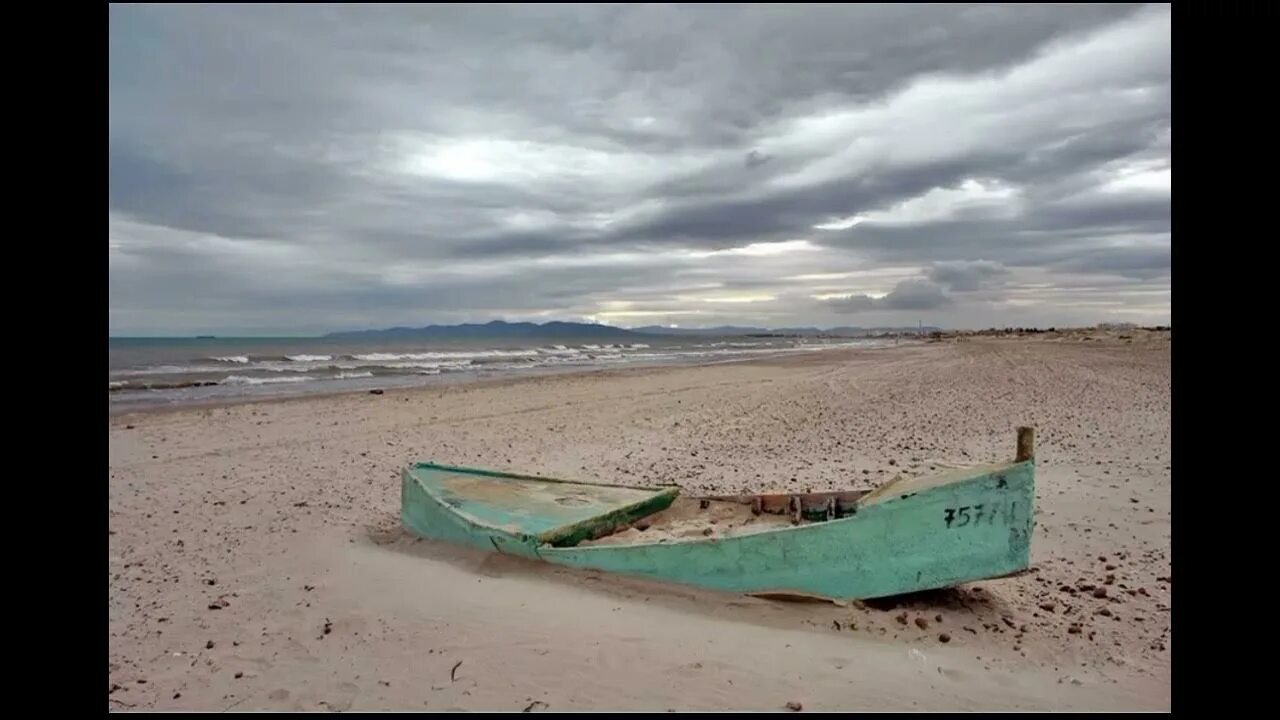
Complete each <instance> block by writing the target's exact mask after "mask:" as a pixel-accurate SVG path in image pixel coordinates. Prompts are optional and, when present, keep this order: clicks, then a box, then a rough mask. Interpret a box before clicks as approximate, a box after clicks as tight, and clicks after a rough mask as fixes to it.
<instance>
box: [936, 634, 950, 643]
mask: <svg viewBox="0 0 1280 720" xmlns="http://www.w3.org/2000/svg"><path fill="white" fill-rule="evenodd" d="M938 642H940V643H949V642H951V633H939V634H938Z"/></svg>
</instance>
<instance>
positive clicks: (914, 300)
mask: <svg viewBox="0 0 1280 720" xmlns="http://www.w3.org/2000/svg"><path fill="white" fill-rule="evenodd" d="M950 302H951V298H950V297H948V296H947V294H946V293H945V292H943V290H942V288H941V287H939V286H937V285H936V284H934V283H932V282H930V281H928V280H925V279H922V278H915V279H910V280H903V281H902V282H900V283H898V284H897V286H895V287H894V288H893V292H890V293H889V294H888V295H885V296H884V297H882V298H875V297H871V296H870V295H865V294H861V295H849V296H847V297H837V298H832V299H830V300H827V301H826V303H827V305H828V306H829V307H830V308H831V309H832V310H834V311H836V312H839V313H856V312H865V311H868V310H935V309H937V308H940V307H942V306H944V305H947V304H948V303H950Z"/></svg>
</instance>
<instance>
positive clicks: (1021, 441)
mask: <svg viewBox="0 0 1280 720" xmlns="http://www.w3.org/2000/svg"><path fill="white" fill-rule="evenodd" d="M1035 456H1036V429H1035V428H1033V427H1020V428H1018V454H1017V456H1016V457H1014V462H1026V461H1028V460H1030V459H1032V458H1034V457H1035Z"/></svg>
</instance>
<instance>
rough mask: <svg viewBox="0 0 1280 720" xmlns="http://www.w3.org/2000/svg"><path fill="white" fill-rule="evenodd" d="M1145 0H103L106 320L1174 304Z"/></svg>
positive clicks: (786, 319)
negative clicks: (541, 2) (404, 1)
mask: <svg viewBox="0 0 1280 720" xmlns="http://www.w3.org/2000/svg"><path fill="white" fill-rule="evenodd" d="M1169 98H1170V17H1169V8H1168V6H1167V5H1155V6H1133V5H1095V6H1030V5H1017V6H1007V7H1002V6H993V5H981V6H959V5H938V6H900V5H886V6H873V5H845V6H828V7H805V6H802V5H799V4H793V5H780V6H767V5H752V6H743V7H733V6H727V5H717V6H678V7H677V6H671V7H668V6H603V5H602V6H581V7H575V6H569V5H553V6H546V7H534V6H504V7H493V6H488V7H486V6H482V5H478V4H476V5H462V6H432V7H427V6H424V7H410V6H399V7H379V6H314V7H307V6H301V5H290V6H249V5H246V6H237V7H232V6H224V7H214V6H204V7H201V6H194V5H173V6H167V7H159V6H151V7H147V6H120V5H113V6H112V7H111V26H110V118H109V136H110V212H109V217H108V223H109V234H110V250H109V253H110V326H111V332H112V334H115V335H122V334H123V335H128V334H194V333H217V334H238V333H245V334H277V333H285V334H306V333H314V332H322V331H328V330H334V329H345V328H364V327H384V326H391V325H426V324H429V323H440V322H463V321H486V320H490V319H495V318H502V319H507V320H534V321H546V320H583V319H588V320H595V321H598V322H604V323H609V324H615V325H621V326H637V325H646V324H664V325H680V326H685V327H692V326H709V325H718V324H725V323H733V324H752V325H768V326H775V327H777V326H784V325H817V326H834V325H861V326H871V325H884V324H911V325H914V324H916V322H918V321H923V322H924V323H926V324H934V325H941V326H947V327H987V326H992V325H1006V324H1013V325H1022V324H1039V325H1051V324H1058V325H1062V324H1069V323H1094V322H1099V321H1134V322H1143V323H1167V322H1169V320H1170V307H1169V306H1170V293H1171V289H1170V280H1169V267H1170V184H1171V179H1170V178H1171V173H1172V169H1171V168H1172V156H1171V150H1170V139H1171V133H1172V125H1171V120H1170V100H1169Z"/></svg>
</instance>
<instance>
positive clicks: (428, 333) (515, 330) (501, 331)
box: [325, 320, 641, 340]
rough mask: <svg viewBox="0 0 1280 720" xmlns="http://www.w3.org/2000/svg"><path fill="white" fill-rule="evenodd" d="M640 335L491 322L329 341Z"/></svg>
mask: <svg viewBox="0 0 1280 720" xmlns="http://www.w3.org/2000/svg"><path fill="white" fill-rule="evenodd" d="M640 336H641V333H639V332H635V331H632V330H623V329H622V328H617V327H612V326H609V325H592V324H588V323H572V322H549V323H543V324H541V325H539V324H537V323H531V322H517V323H509V322H504V321H502V320H494V321H492V322H487V323H463V324H461V325H428V326H426V327H420V328H409V327H394V328H387V329H385V330H351V331H345V332H332V333H329V334H328V335H326V336H325V337H328V338H339V339H342V338H423V339H428V340H469V339H473V338H474V339H503V338H554V339H562V340H571V339H576V338H583V339H608V338H636V337H640Z"/></svg>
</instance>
